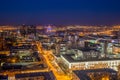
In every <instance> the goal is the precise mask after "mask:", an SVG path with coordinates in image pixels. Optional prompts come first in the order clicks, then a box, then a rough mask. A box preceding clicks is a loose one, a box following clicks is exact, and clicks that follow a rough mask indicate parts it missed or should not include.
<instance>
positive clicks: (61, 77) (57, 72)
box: [37, 42, 71, 80]
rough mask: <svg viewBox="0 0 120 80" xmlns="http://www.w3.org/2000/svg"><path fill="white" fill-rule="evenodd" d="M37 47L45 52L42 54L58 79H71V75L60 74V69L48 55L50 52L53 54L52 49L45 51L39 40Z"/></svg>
mask: <svg viewBox="0 0 120 80" xmlns="http://www.w3.org/2000/svg"><path fill="white" fill-rule="evenodd" d="M37 47H38V50H39V52H42V53H44V54H42V53H41V54H42V55H43V57H44V58H45V60H46V63H47V64H48V66H49V67H50V70H52V71H53V73H54V75H55V77H56V79H57V80H71V78H70V76H68V75H67V74H64V73H62V74H60V73H59V71H58V70H57V68H56V67H55V66H54V65H53V64H52V62H51V61H50V60H49V58H48V56H49V54H51V53H50V51H44V50H42V46H41V43H40V42H37Z"/></svg>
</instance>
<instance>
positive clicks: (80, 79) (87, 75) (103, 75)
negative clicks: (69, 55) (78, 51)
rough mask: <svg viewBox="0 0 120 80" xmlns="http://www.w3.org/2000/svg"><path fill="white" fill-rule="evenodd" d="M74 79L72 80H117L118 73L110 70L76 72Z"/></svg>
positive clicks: (74, 72)
mask: <svg viewBox="0 0 120 80" xmlns="http://www.w3.org/2000/svg"><path fill="white" fill-rule="evenodd" d="M72 77H73V79H72V80H117V72H116V71H114V70H112V69H109V68H102V69H88V70H76V71H73V74H72Z"/></svg>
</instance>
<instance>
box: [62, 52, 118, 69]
mask: <svg viewBox="0 0 120 80" xmlns="http://www.w3.org/2000/svg"><path fill="white" fill-rule="evenodd" d="M74 56H75V55H74V54H64V55H61V59H62V63H63V66H64V67H65V68H66V69H67V70H85V69H99V68H111V69H114V70H118V69H117V66H118V65H120V58H111V59H110V58H100V59H99V58H98V59H94V58H89V59H83V58H79V57H78V58H74Z"/></svg>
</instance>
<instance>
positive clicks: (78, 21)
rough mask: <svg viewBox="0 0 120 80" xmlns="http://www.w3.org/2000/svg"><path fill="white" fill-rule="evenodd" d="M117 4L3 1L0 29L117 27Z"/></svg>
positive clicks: (110, 0)
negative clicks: (10, 26)
mask: <svg viewBox="0 0 120 80" xmlns="http://www.w3.org/2000/svg"><path fill="white" fill-rule="evenodd" d="M119 2H120V1H119V0H116V1H114V0H104V1H96V0H92V1H89V0H65V1H64V0H59V1H56V0H52V1H51V0H44V1H43V0H42V1H41V0H36V1H34V0H29V1H28V0H26V1H23V0H20V1H16V0H12V1H8V0H4V1H0V14H1V15H0V25H19V24H28V25H29V24H33V25H34V24H35V25H40V24H42V25H46V24H55V25H119V24H120V16H119V14H120V10H119V8H120V5H119Z"/></svg>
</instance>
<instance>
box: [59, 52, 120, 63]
mask: <svg viewBox="0 0 120 80" xmlns="http://www.w3.org/2000/svg"><path fill="white" fill-rule="evenodd" d="M61 56H62V57H64V58H65V59H66V60H67V61H68V62H70V63H73V62H89V61H108V60H111V61H112V60H120V58H101V59H98V58H96V59H95V58H93V59H82V58H81V59H74V58H73V57H72V56H74V54H63V55H61Z"/></svg>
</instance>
